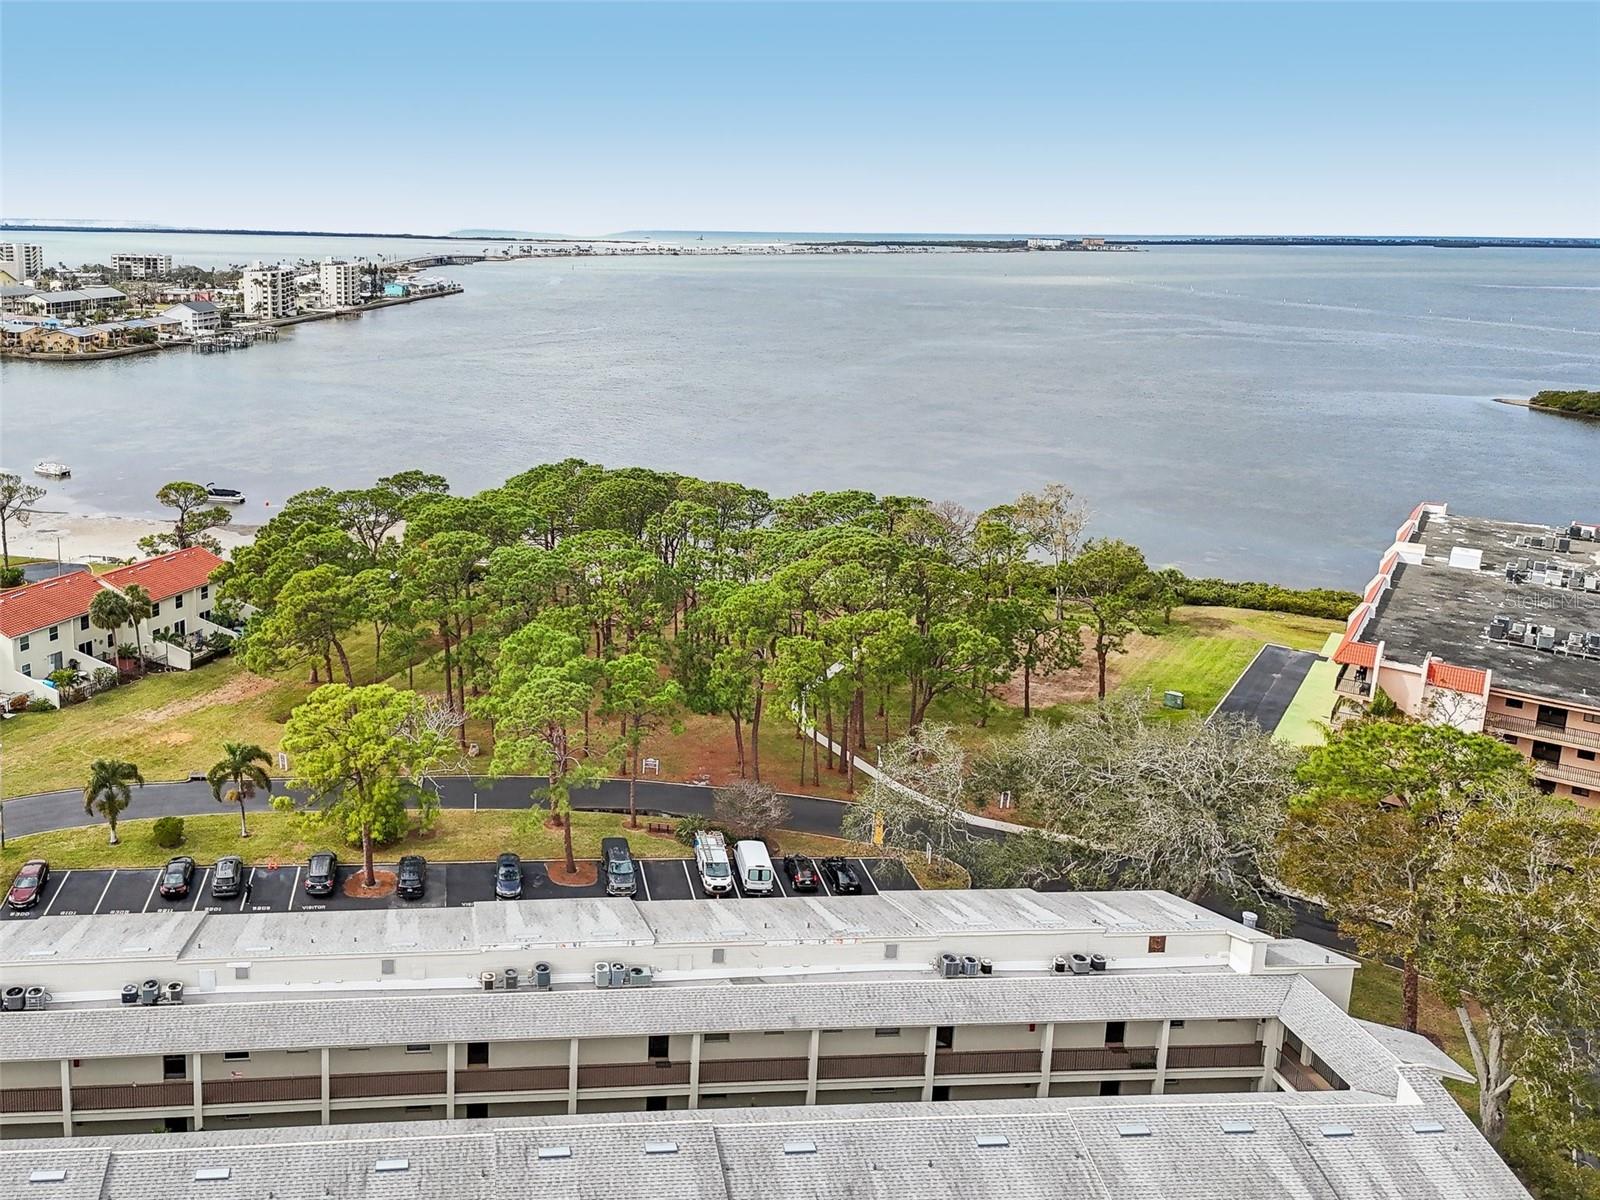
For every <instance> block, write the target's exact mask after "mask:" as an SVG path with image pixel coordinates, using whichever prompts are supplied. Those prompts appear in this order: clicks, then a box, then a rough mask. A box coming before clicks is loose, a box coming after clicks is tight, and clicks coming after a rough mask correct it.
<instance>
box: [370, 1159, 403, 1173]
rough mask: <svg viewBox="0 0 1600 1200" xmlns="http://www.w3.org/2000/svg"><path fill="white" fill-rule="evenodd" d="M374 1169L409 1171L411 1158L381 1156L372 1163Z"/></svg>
mask: <svg viewBox="0 0 1600 1200" xmlns="http://www.w3.org/2000/svg"><path fill="white" fill-rule="evenodd" d="M372 1169H373V1170H374V1171H409V1170H410V1169H411V1160H410V1159H409V1158H380V1159H379V1160H378V1161H377V1162H375V1163H373V1164H372Z"/></svg>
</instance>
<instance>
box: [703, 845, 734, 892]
mask: <svg viewBox="0 0 1600 1200" xmlns="http://www.w3.org/2000/svg"><path fill="white" fill-rule="evenodd" d="M694 862H695V866H696V867H698V868H699V870H700V883H701V886H702V887H704V888H705V889H706V894H707V895H709V896H727V895H731V894H732V892H733V867H732V865H731V864H730V863H729V862H728V843H727V842H725V841H723V839H722V835H721V834H720V833H717V832H715V831H714V830H712V831H707V832H705V833H697V834H695V835H694Z"/></svg>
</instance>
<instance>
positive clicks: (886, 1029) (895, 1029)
mask: <svg viewBox="0 0 1600 1200" xmlns="http://www.w3.org/2000/svg"><path fill="white" fill-rule="evenodd" d="M872 1036H873V1037H899V1036H900V1026H898V1025H885V1026H883V1027H882V1028H880V1029H874V1030H873V1031H872Z"/></svg>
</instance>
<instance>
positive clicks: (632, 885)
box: [600, 837, 639, 896]
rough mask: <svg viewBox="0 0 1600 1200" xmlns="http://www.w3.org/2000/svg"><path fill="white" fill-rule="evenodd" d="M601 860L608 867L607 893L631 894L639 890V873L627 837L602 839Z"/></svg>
mask: <svg viewBox="0 0 1600 1200" xmlns="http://www.w3.org/2000/svg"><path fill="white" fill-rule="evenodd" d="M600 862H601V864H602V865H603V866H604V867H605V869H606V895H608V896H631V895H633V894H634V892H636V891H638V890H639V873H638V871H637V870H635V869H634V865H633V854H632V852H631V851H630V850H629V849H628V839H627V838H621V837H608V838H604V839H602V840H601V842H600Z"/></svg>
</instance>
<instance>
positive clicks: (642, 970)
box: [628, 967, 656, 987]
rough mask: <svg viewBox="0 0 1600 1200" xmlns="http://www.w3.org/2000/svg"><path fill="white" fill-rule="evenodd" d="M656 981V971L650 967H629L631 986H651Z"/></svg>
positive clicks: (629, 984) (629, 983)
mask: <svg viewBox="0 0 1600 1200" xmlns="http://www.w3.org/2000/svg"><path fill="white" fill-rule="evenodd" d="M655 981H656V977H655V972H654V971H652V970H651V969H650V968H649V967H629V968H628V986H629V987H649V986H650V985H651V984H653V983H654V982H655Z"/></svg>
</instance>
